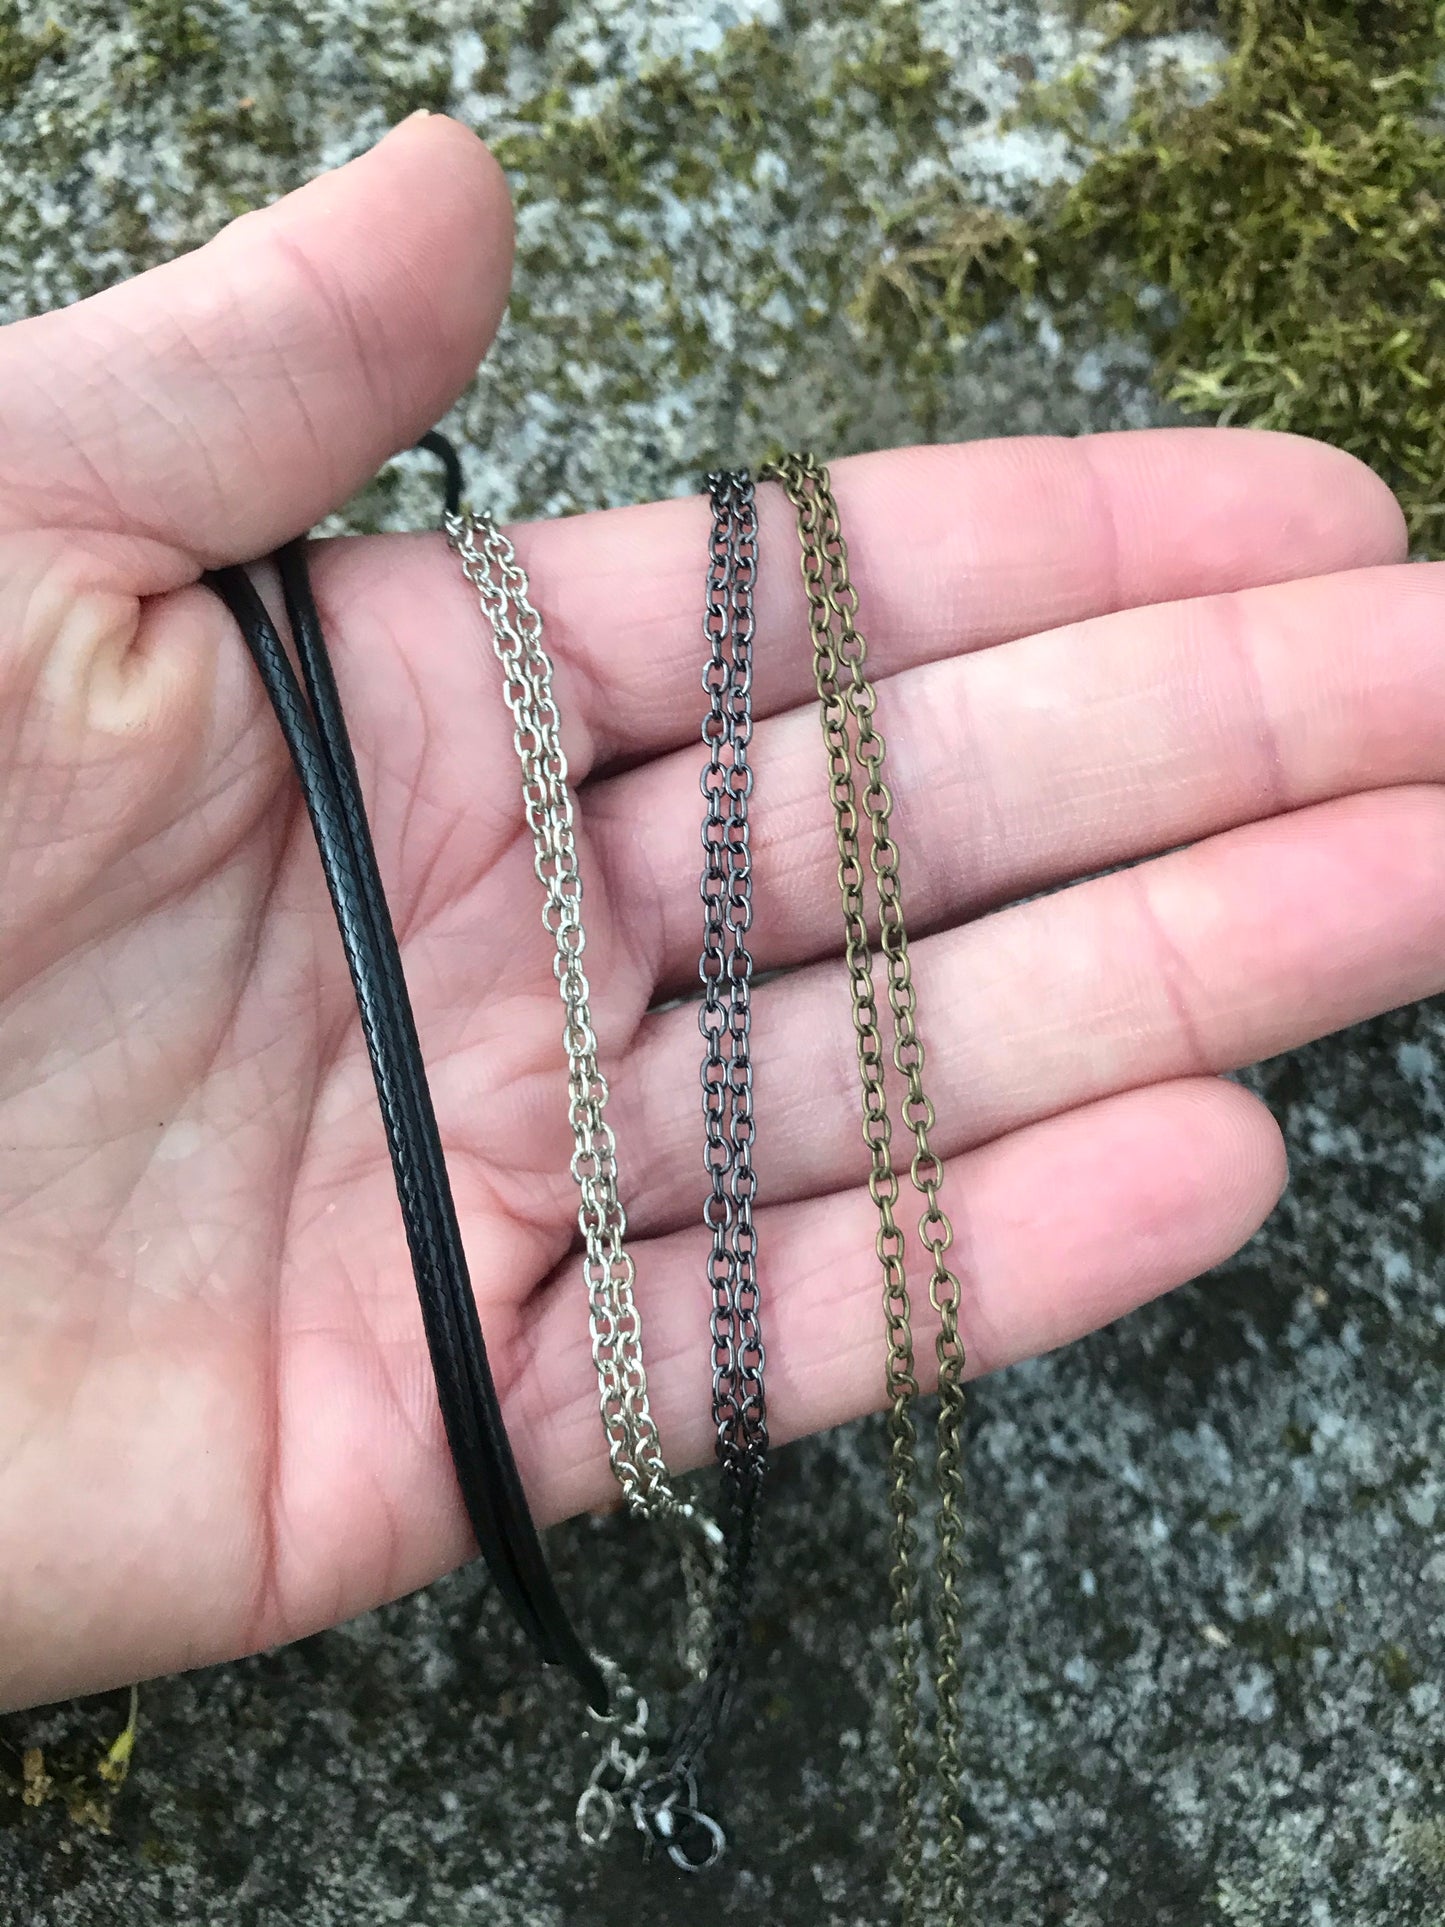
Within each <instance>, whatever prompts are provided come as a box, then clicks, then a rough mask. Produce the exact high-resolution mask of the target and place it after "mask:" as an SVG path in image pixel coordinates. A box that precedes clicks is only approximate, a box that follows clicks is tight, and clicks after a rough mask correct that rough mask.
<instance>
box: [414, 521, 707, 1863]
mask: <svg viewBox="0 0 1445 1927" xmlns="http://www.w3.org/2000/svg"><path fill="white" fill-rule="evenodd" d="M445 528H446V533H447V539H448V541H449V542H450V543H451V546H452V548H453V549H454V550H455V552H456V554H457V556H458V557H459V558H460V561H461V564H462V567H463V569H464V570H465V572H466V575H467V578H468V580H469V581H470V582H471V583H472V585H473V586H474V588H475V589H476V591H477V594H478V597H479V598H480V601H481V606H482V612H483V614H484V615H485V617H486V619H487V625H488V628H489V630H490V632H491V638H492V647H493V650H494V652H495V654H496V657H497V660H498V662H499V663H500V664H501V666H502V673H503V683H502V695H503V699H504V700H505V702H506V704H507V707H508V709H509V710H510V711H511V714H512V721H513V733H512V741H513V744H514V747H515V748H516V752H517V760H518V762H519V763H520V764H521V769H522V800H523V805H524V808H525V811H526V817H527V825H528V828H529V829H530V830H531V832H532V841H533V868H534V869H535V871H536V874H537V877H538V880H539V881H540V883H541V884H542V888H543V894H544V904H543V910H542V921H543V923H544V924H545V925H546V927H547V929H548V930H549V931H550V932H551V933H552V936H553V939H554V941H555V944H556V954H555V956H554V957H553V960H552V967H553V973H554V975H555V976H556V979H557V984H558V988H559V990H560V991H561V996H562V1004H563V1009H564V1012H565V1020H564V1025H563V1033H562V1034H563V1045H564V1048H565V1050H566V1055H567V1087H568V1115H569V1118H570V1120H571V1125H572V1132H573V1137H574V1141H575V1148H574V1150H573V1153H572V1159H571V1171H572V1176H573V1179H574V1180H575V1182H576V1184H577V1190H578V1197H579V1206H578V1213H577V1221H578V1224H579V1226H580V1228H581V1231H582V1239H583V1245H584V1248H585V1260H584V1272H585V1277H586V1283H587V1296H588V1306H589V1322H590V1328H591V1339H592V1360H593V1364H594V1365H595V1367H596V1371H597V1385H598V1396H599V1402H600V1407H601V1413H602V1426H603V1431H604V1433H605V1434H606V1438H607V1455H608V1458H609V1460H610V1462H611V1465H612V1470H613V1473H614V1475H615V1476H616V1479H617V1482H618V1484H619V1485H620V1486H621V1488H622V1492H623V1495H624V1497H625V1499H626V1501H627V1504H628V1507H629V1509H630V1510H631V1511H632V1512H633V1513H634V1514H636V1515H637V1516H638V1517H640V1518H644V1519H648V1520H651V1521H653V1522H655V1523H657V1524H660V1525H662V1526H665V1527H666V1528H668V1529H669V1531H671V1532H672V1533H673V1534H675V1536H676V1538H677V1543H678V1547H679V1552H680V1556H681V1559H682V1567H683V1576H684V1580H685V1583H686V1588H687V1595H688V1612H687V1624H686V1630H685V1633H684V1640H683V1659H684V1664H685V1666H686V1668H687V1670H688V1672H689V1673H690V1674H692V1675H693V1676H694V1677H695V1678H701V1677H703V1676H704V1675H705V1674H706V1671H707V1665H708V1654H709V1651H710V1649H711V1646H712V1641H713V1635H712V1625H711V1619H712V1614H711V1597H712V1593H713V1590H714V1587H715V1583H716V1570H717V1550H718V1547H719V1545H720V1543H721V1535H720V1533H719V1532H718V1529H717V1527H716V1526H715V1525H714V1524H713V1522H712V1521H711V1520H710V1519H708V1518H706V1517H705V1515H704V1514H702V1513H701V1512H699V1511H698V1510H697V1508H696V1507H694V1506H693V1505H692V1504H691V1503H690V1502H688V1501H685V1500H683V1499H681V1498H679V1497H678V1495H677V1493H676V1491H675V1490H674V1488H673V1485H672V1482H671V1479H670V1478H669V1476H668V1471H667V1466H666V1463H665V1461H664V1459H663V1456H662V1445H661V1441H660V1440H659V1438H658V1432H657V1422H656V1420H655V1419H654V1418H653V1415H652V1408H651V1406H650V1404H649V1402H648V1395H647V1372H646V1368H645V1366H644V1363H643V1354H642V1319H641V1315H640V1313H639V1312H638V1309H637V1303H636V1295H635V1291H634V1285H635V1282H636V1268H635V1266H634V1264H633V1259H632V1254H631V1252H630V1251H629V1250H628V1249H627V1245H626V1236H627V1219H626V1215H625V1213H624V1211H623V1207H622V1200H621V1197H620V1195H619V1190H618V1175H617V1143H616V1139H615V1137H614V1135H613V1131H612V1126H611V1125H610V1124H609V1123H608V1121H607V1118H606V1115H605V1107H606V1103H607V1096H608V1090H607V1080H606V1078H605V1077H604V1076H603V1074H602V1070H601V1066H600V1064H599V1062H598V1054H597V1036H596V1032H595V1031H594V1029H593V1024H592V1009H591V988H590V986H589V984H588V982H587V976H586V972H585V971H584V969H583V967H582V957H583V952H584V950H585V947H586V933H585V931H584V929H583V924H582V877H581V872H580V870H579V868H578V863H577V838H576V815H575V808H574V804H573V800H572V791H571V787H570V785H569V783H568V771H567V759H566V756H565V755H564V754H563V750H562V739H561V723H560V719H559V716H558V713H557V704H556V699H555V696H554V694H553V687H552V665H551V662H550V660H549V659H548V656H547V653H546V651H545V649H544V648H543V646H542V619H541V617H540V616H539V615H538V613H537V611H536V609H535V608H534V607H533V605H532V602H531V598H530V595H529V593H528V585H527V577H526V574H525V572H524V571H523V569H522V567H521V564H520V563H519V562H518V560H517V555H516V551H515V550H514V549H513V547H512V545H511V543H510V542H509V541H508V540H507V538H506V536H505V535H504V534H503V533H502V531H501V529H500V528H498V526H497V524H496V522H495V521H494V520H493V519H492V518H491V516H489V515H481V514H474V513H473V512H472V511H471V510H466V509H464V510H461V511H460V512H456V513H449V514H448V515H447V516H446V518H445ZM614 1678H616V1679H617V1680H618V1682H619V1686H620V1689H621V1690H619V1692H617V1693H615V1694H614V1698H615V1699H617V1701H618V1708H617V1710H616V1711H615V1712H614V1713H612V1714H610V1715H608V1716H604V1717H605V1723H606V1724H608V1726H609V1730H610V1731H611V1734H612V1738H611V1740H610V1741H609V1745H608V1748H607V1751H606V1753H605V1754H604V1763H606V1762H610V1766H609V1765H605V1764H604V1766H603V1767H601V1768H599V1771H601V1772H602V1773H603V1781H601V1782H600V1781H599V1780H598V1777H597V1771H594V1776H593V1779H592V1780H591V1781H589V1783H588V1786H587V1788H586V1790H585V1791H584V1793H583V1795H582V1799H581V1800H580V1801H579V1803H578V1810H577V1827H578V1832H579V1834H580V1835H581V1836H582V1838H583V1839H584V1840H585V1841H587V1842H588V1844H591V1845H598V1844H600V1843H601V1842H602V1841H603V1840H605V1839H606V1838H607V1837H608V1836H609V1834H610V1833H611V1831H612V1827H613V1824H614V1823H615V1820H616V1815H617V1811H618V1804H619V1803H618V1799H617V1797H616V1796H617V1795H618V1794H619V1793H626V1792H628V1791H629V1790H630V1789H631V1788H632V1787H633V1786H634V1785H635V1784H636V1783H637V1781H638V1779H639V1775H640V1774H641V1771H642V1766H643V1763H644V1761H645V1758H646V1752H645V1750H644V1751H643V1752H642V1753H640V1754H639V1752H638V1745H637V1742H636V1736H635V1735H633V1734H632V1728H633V1725H634V1724H635V1711H634V1709H635V1707H636V1706H638V1705H641V1704H642V1703H641V1702H638V1701H637V1700H636V1696H635V1695H633V1694H632V1693H631V1691H630V1689H629V1688H627V1687H626V1683H625V1681H623V1680H622V1676H621V1675H620V1674H619V1673H617V1672H616V1671H615V1669H614ZM644 1711H645V1707H644ZM629 1736H631V1737H629ZM624 1742H625V1744H623V1743H624ZM624 1755H625V1757H626V1758H627V1759H628V1760H629V1761H630V1762H631V1764H630V1768H629V1769H628V1770H626V1771H624V1770H623V1768H622V1766H621V1764H620V1762H621V1761H622V1759H623V1757H624ZM619 1776H620V1777H619ZM609 1779H610V1780H611V1781H612V1782H613V1784H611V1785H610V1786H608V1787H607V1788H606V1790H607V1791H609V1792H610V1794H611V1795H612V1797H611V1799H610V1800H609V1801H604V1800H602V1799H601V1798H599V1797H598V1796H599V1793H600V1792H601V1791H602V1790H603V1785H604V1782H606V1781H608V1780H609ZM628 1805H629V1810H630V1811H632V1813H633V1817H634V1818H635V1819H636V1820H637V1822H638V1824H639V1826H641V1825H642V1824H643V1822H642V1818H641V1815H640V1812H639V1810H638V1809H637V1808H636V1807H635V1806H633V1804H632V1802H631V1800H630V1799H629V1801H628ZM697 1817H698V1819H699V1822H700V1823H701V1824H703V1825H704V1826H712V1825H713V1823H712V1822H710V1821H707V1819H706V1816H704V1815H699V1816H697ZM649 1837H650V1836H649Z"/></svg>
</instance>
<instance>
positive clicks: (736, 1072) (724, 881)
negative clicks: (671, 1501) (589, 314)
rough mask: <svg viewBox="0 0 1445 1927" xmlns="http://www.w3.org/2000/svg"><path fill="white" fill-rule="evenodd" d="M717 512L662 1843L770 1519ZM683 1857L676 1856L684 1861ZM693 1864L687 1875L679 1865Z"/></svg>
mask: <svg viewBox="0 0 1445 1927" xmlns="http://www.w3.org/2000/svg"><path fill="white" fill-rule="evenodd" d="M707 486H708V493H709V496H710V498H711V504H712V529H711V533H710V537H709V543H708V576H707V598H706V605H705V611H704V616H703V637H704V640H705V642H706V643H707V650H708V653H707V660H706V662H705V664H704V667H703V674H702V685H703V690H704V692H705V694H706V696H707V699H708V703H707V710H706V713H705V714H704V717H703V725H702V740H703V745H704V747H705V748H706V750H707V758H706V761H705V762H704V765H703V769H702V775H701V778H700V783H701V788H702V793H703V797H704V799H705V802H706V805H707V807H706V810H705V813H704V816H703V825H702V848H703V870H702V881H701V886H700V887H701V895H702V903H703V945H702V954H701V957H700V959H699V963H698V975H699V977H700V979H701V982H702V990H703V994H702V1001H701V1003H700V1005H699V1008H698V1027H699V1029H700V1030H701V1032H702V1038H703V1058H702V1073H701V1078H702V1111H703V1129H704V1154H703V1164H704V1169H705V1170H706V1172H707V1176H708V1187H709V1188H708V1196H707V1201H706V1203H705V1205H704V1207H703V1221H704V1223H705V1224H706V1226H707V1227H708V1230H709V1231H710V1233H711V1235H712V1247H711V1250H710V1252H709V1254H708V1266H707V1276H708V1283H709V1287H710V1290H711V1312H710V1324H711V1332H712V1410H713V1424H714V1428H715V1433H716V1447H717V1457H718V1464H719V1467H720V1469H721V1473H722V1504H721V1508H720V1511H719V1518H720V1521H721V1524H722V1527H723V1543H724V1548H725V1552H724V1558H723V1564H722V1570H721V1573H720V1575H719V1581H718V1593H717V1607H716V1616H715V1623H714V1635H713V1646H712V1652H711V1654H710V1657H709V1664H708V1670H707V1676H706V1678H705V1679H704V1680H703V1682H702V1683H701V1685H700V1687H699V1688H698V1690H697V1691H695V1692H694V1693H693V1695H692V1696H691V1700H690V1703H689V1704H688V1706H687V1707H686V1709H685V1710H684V1712H683V1715H682V1717H681V1718H680V1719H679V1721H678V1723H677V1725H676V1726H675V1727H674V1730H673V1732H672V1734H671V1736H670V1738H669V1740H668V1743H667V1747H666V1750H665V1755H664V1764H663V1767H662V1770H661V1771H660V1772H659V1773H658V1774H657V1776H656V1777H655V1778H654V1779H653V1780H652V1781H651V1782H650V1783H649V1785H648V1787H647V1788H646V1789H645V1790H644V1794H643V1796H642V1798H643V1804H644V1805H647V1806H650V1810H651V1812H652V1814H653V1816H654V1819H653V1824H654V1831H657V1829H658V1827H659V1826H661V1827H663V1828H671V1827H672V1826H673V1824H674V1819H675V1815H676V1813H677V1811H678V1802H679V1801H681V1808H682V1810H683V1811H689V1810H692V1809H695V1807H696V1804H697V1801H696V1776H697V1774H698V1772H699V1770H700V1769H701V1765H702V1761H703V1757H704V1754H705V1752H706V1750H707V1748H708V1747H709V1746H710V1745H711V1744H712V1742H713V1740H714V1739H715V1738H716V1736H717V1734H718V1732H719V1730H720V1728H721V1726H722V1724H723V1721H724V1720H725V1718H726V1715H727V1708H728V1703H729V1701H730V1699H731V1696H732V1692H733V1688H734V1686H735V1684H736V1680H737V1673H738V1668H739V1665H740V1662H741V1655H742V1641H743V1632H744V1629H745V1626H746V1622H747V1613H748V1607H749V1604H750V1602H751V1597H752V1567H753V1554H754V1551H755V1548H756V1542H757V1518H758V1508H759V1505H760V1502H761V1498H762V1489H763V1481H764V1474H765V1471H766V1466H767V1451H768V1429H767V1410H766V1404H765V1400H764V1396H763V1365H764V1355H763V1335H762V1320H761V1313H760V1304H759V1291H758V1278H757V1236H756V1230H755V1227H754V1223H753V1204H754V1199H755V1196H756V1182H755V1179H754V1174H753V1158H752V1146H753V1136H754V1126H753V1068H752V1057H751V1054H750V1042H751V1030H752V1001H751V1000H752V975H753V961H752V956H751V954H750V952H749V950H748V946H747V938H748V932H749V930H750V929H751V927H752V920H753V904H752V852H751V847H750V843H749V828H748V803H749V799H750V797H751V795H752V787H753V773H752V767H751V765H750V763H749V761H748V748H749V744H750V742H751V740H752V730H753V716H752V683H753V633H754V626H755V625H754V615H753V590H754V585H755V582H756V579H757V558H758V516H757V502H756V499H755V494H754V489H753V482H752V478H751V476H749V475H748V474H747V473H746V472H738V473H733V472H730V471H718V472H715V473H713V474H711V475H709V476H708V478H707ZM674 1857H675V1856H674ZM679 1864H681V1863H679Z"/></svg>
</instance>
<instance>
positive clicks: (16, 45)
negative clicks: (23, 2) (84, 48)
mask: <svg viewBox="0 0 1445 1927" xmlns="http://www.w3.org/2000/svg"><path fill="white" fill-rule="evenodd" d="M67 38H68V36H67V35H66V32H65V29H64V27H62V26H61V25H60V24H59V22H58V21H55V20H48V21H47V22H46V23H45V25H44V26H43V27H41V28H40V29H39V30H38V31H35V30H30V29H27V28H25V27H23V26H22V25H21V24H20V7H19V0H0V109H3V108H6V107H10V106H12V105H13V104H14V102H15V101H17V100H18V99H19V98H20V96H21V94H22V93H23V92H24V91H25V89H26V88H27V87H28V86H29V84H30V82H31V81H32V80H33V79H34V77H35V75H36V73H37V72H38V71H39V68H40V65H41V62H42V61H46V60H55V59H58V58H60V57H61V56H62V55H63V54H64V52H65V46H66V41H67Z"/></svg>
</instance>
